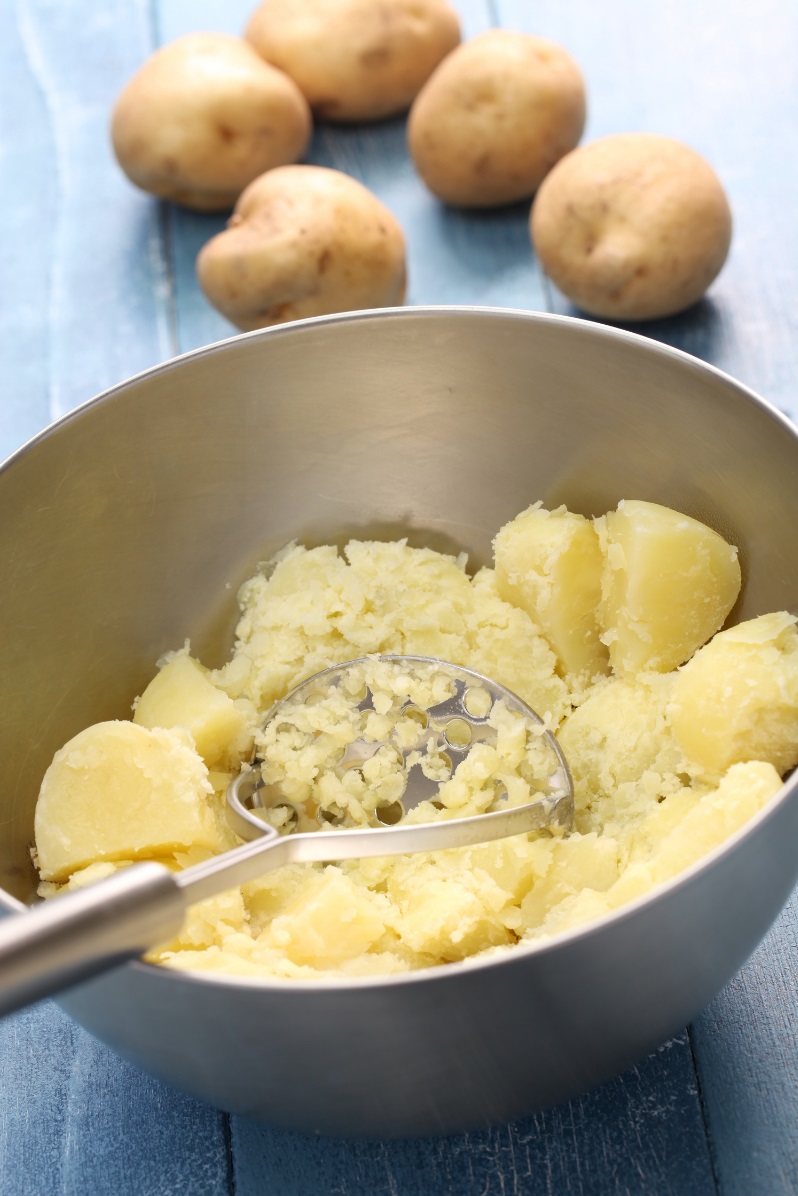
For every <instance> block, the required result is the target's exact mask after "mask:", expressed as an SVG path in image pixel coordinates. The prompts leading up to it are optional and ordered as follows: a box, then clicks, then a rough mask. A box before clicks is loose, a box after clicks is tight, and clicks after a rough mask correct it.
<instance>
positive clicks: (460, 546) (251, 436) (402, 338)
mask: <svg viewBox="0 0 798 1196" xmlns="http://www.w3.org/2000/svg"><path fill="white" fill-rule="evenodd" d="M624 497H636V498H645V499H649V500H652V501H655V502H661V503H665V504H667V505H670V506H673V507H676V508H678V509H680V510H682V511H685V512H686V513H688V514H691V515H694V516H695V517H697V518H699V519H702V520H704V521H705V522H707V523H709V524H710V525H711V526H713V527H715V528H716V529H717V530H718V531H720V532H722V533H723V534H724V535H725V536H726V537H727V538H729V539H730V540H732V541H733V542H734V543H736V544H737V545H739V547H740V548H741V553H742V563H743V573H744V577H745V585H744V590H743V594H742V597H741V601H740V603H739V605H738V608H737V609H736V610H735V611H734V612H733V615H732V617H733V618H735V619H736V618H739V617H750V616H752V615H754V614H758V613H762V612H764V611H766V610H774V609H781V608H787V609H790V608H792V607H793V606H794V603H795V598H794V595H795V594H796V592H798V554H796V553H795V551H794V546H793V540H794V537H793V534H792V529H793V528H794V527H795V526H796V522H797V521H798V442H797V441H796V434H795V431H794V430H793V428H792V426H791V425H790V424H789V423H788V421H787V420H785V419H783V418H782V417H780V416H778V415H777V414H776V413H775V412H773V411H772V410H771V409H769V408H768V407H767V406H765V405H764V404H762V403H761V402H759V401H757V400H756V399H755V398H754V397H753V396H751V395H750V394H749V393H748V392H746V391H745V390H744V389H743V388H742V387H740V386H739V385H737V384H736V383H734V382H733V381H732V380H731V379H728V378H726V377H724V376H723V375H721V374H719V373H718V372H716V371H714V370H712V369H710V368H708V367H706V366H703V365H701V364H700V363H698V362H695V361H693V360H692V359H690V358H687V357H685V356H683V355H681V354H678V353H676V352H675V351H673V350H669V349H665V348H663V347H662V346H659V345H656V344H654V343H652V342H650V341H646V340H644V339H643V338H641V337H635V336H632V335H630V334H627V333H622V332H617V331H614V330H612V329H607V328H603V327H601V326H597V325H592V324H587V323H582V322H578V321H573V320H567V319H563V318H556V317H546V316H539V315H530V314H525V313H520V312H519V313H513V312H506V311H487V310H482V311H479V310H473V309H461V310H457V309H426V310H425V309H418V308H416V309H407V310H402V311H396V312H378V313H366V314H362V315H356V316H344V317H335V318H331V319H323V320H317V321H308V322H306V323H303V324H298V325H293V326H287V327H285V328H280V329H276V330H272V331H269V332H266V333H256V334H251V335H250V336H247V337H243V338H236V339H234V340H232V341H229V342H225V343H223V344H221V345H217V346H212V347H211V348H209V349H206V350H201V351H199V352H197V353H194V354H191V355H189V356H187V357H185V358H182V359H179V360H177V361H175V362H171V363H167V365H165V366H162V367H158V368H157V369H155V370H152V371H150V372H148V373H147V374H144V375H141V376H140V377H138V378H136V379H133V380H132V381H130V382H128V383H125V384H124V385H123V386H121V387H117V388H115V390H113V391H111V392H109V393H108V394H107V395H105V396H102V397H101V398H100V399H98V400H96V401H95V402H93V403H91V404H88V405H86V406H85V407H83V408H81V409H80V410H79V411H78V412H76V413H74V414H73V415H71V416H69V417H67V418H66V419H65V420H63V421H61V423H60V424H59V425H56V426H55V427H53V428H52V429H50V430H49V431H47V432H46V433H44V434H43V435H42V436H40V437H39V438H37V439H36V440H35V441H33V442H32V443H31V444H30V445H29V446H27V447H26V448H25V449H24V450H22V451H21V452H20V453H19V454H17V455H16V456H15V457H14V458H12V459H11V460H10V461H9V462H8V463H7V464H6V466H5V467H4V469H3V470H2V471H0V511H2V513H3V518H2V521H1V523H0V559H2V560H3V561H4V562H5V566H6V572H5V581H4V585H3V587H2V590H1V591H0V627H2V629H3V634H2V636H1V637H0V703H1V708H2V711H3V718H2V722H1V723H0V773H1V774H2V786H1V787H0V793H2V797H0V822H2V824H3V828H4V833H3V836H2V840H1V841H0V886H2V887H3V888H5V889H6V890H8V891H9V892H10V893H12V894H14V895H15V896H17V897H19V898H21V899H23V900H27V899H30V897H31V895H32V892H33V879H34V878H33V872H32V869H31V867H30V861H29V854H28V845H29V843H30V840H31V838H32V819H33V809H34V804H35V799H36V795H37V792H38V787H39V784H40V781H41V777H42V775H43V773H44V770H45V768H46V767H47V765H48V763H49V761H50V759H51V758H52V755H53V753H54V751H55V750H56V749H57V748H58V747H59V746H61V744H63V743H64V742H65V741H66V740H67V739H68V738H70V737H71V736H72V735H73V734H75V733H76V732H77V731H78V730H79V729H81V728H83V727H85V726H87V725H88V724H89V723H91V722H94V721H97V720H99V719H103V718H114V717H127V716H128V715H129V712H130V703H131V701H132V699H133V698H134V696H135V695H136V694H137V693H140V692H141V690H142V688H143V686H144V685H145V684H146V682H147V680H148V679H149V678H150V676H151V675H152V673H153V671H154V667H155V662H156V660H157V658H158V657H159V655H160V654H161V653H162V652H164V651H166V650H167V649H170V648H174V647H176V646H178V645H180V644H182V643H183V642H184V640H185V639H186V637H190V639H191V643H192V650H193V651H194V652H195V653H196V654H197V655H199V656H200V658H201V659H203V660H204V661H205V662H206V663H208V664H211V665H213V664H219V663H221V662H222V660H223V659H224V658H225V656H226V654H227V652H228V651H229V649H230V646H231V642H232V631H233V627H234V624H235V618H236V612H237V608H236V603H235V594H236V590H237V587H238V585H239V584H240V583H241V581H243V580H244V578H245V577H246V576H247V575H248V574H249V573H251V572H252V570H253V568H254V566H255V565H256V563H257V562H258V561H259V560H262V559H265V558H266V557H268V556H269V555H270V554H271V553H272V552H274V551H275V550H276V549H277V548H280V547H282V545H283V544H285V543H286V542H287V541H289V540H291V539H294V538H296V539H298V540H301V541H303V542H304V543H308V544H311V543H324V542H331V541H332V542H337V543H339V544H342V543H345V542H346V540H347V539H348V538H350V537H353V536H355V537H361V538H363V537H366V538H379V539H395V538H398V537H404V536H406V537H407V538H408V539H409V541H410V543H412V544H418V545H422V544H424V545H429V546H431V547H433V548H438V549H443V550H446V551H452V552H455V551H456V552H459V551H462V550H466V551H468V553H469V554H470V560H471V564H472V566H474V567H476V566H479V565H481V564H484V563H486V562H488V561H489V560H490V551H491V540H492V537H493V536H494V535H495V533H496V531H497V530H498V528H499V527H500V526H501V524H502V523H504V522H505V521H506V520H507V519H509V518H511V517H512V516H513V515H515V514H517V513H518V511H520V510H522V509H523V508H524V507H525V506H527V505H529V504H530V503H531V502H534V501H535V500H537V499H543V500H544V502H545V503H546V504H547V505H557V504H559V503H561V502H565V503H567V504H568V506H569V507H571V508H572V509H573V510H576V511H581V512H582V513H584V514H586V515H594V514H600V513H603V512H604V511H606V510H608V509H610V508H611V507H613V506H615V504H616V503H617V502H618V500H619V499H621V498H624Z"/></svg>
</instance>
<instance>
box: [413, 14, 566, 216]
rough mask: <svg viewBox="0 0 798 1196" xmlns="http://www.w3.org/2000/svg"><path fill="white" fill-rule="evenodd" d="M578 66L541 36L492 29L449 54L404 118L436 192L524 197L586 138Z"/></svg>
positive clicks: (449, 197) (465, 201) (481, 202)
mask: <svg viewBox="0 0 798 1196" xmlns="http://www.w3.org/2000/svg"><path fill="white" fill-rule="evenodd" d="M584 123H585V88H584V83H583V80H582V75H581V72H580V70H579V67H578V66H577V65H576V63H575V62H574V60H573V59H572V58H571V57H570V55H569V54H567V53H566V52H565V50H563V49H562V47H561V46H558V45H555V43H554V42H550V41H547V40H546V39H545V38H542V37H534V36H532V35H530V34H526V33H514V32H512V31H511V30H508V29H492V30H490V31H489V32H487V33H481V34H480V35H479V36H478V37H474V38H471V40H470V41H467V42H465V43H464V44H463V45H462V46H460V47H459V48H458V49H457V50H455V51H454V52H453V53H452V54H450V55H449V56H448V58H446V59H444V61H443V62H442V63H441V65H440V66H439V67H438V69H437V70H436V71H435V72H434V74H433V75H432V76H431V77H430V79H429V80H428V82H427V83H426V84H425V86H424V87H423V88H422V90H421V92H420V93H419V95H418V97H417V98H416V100H415V102H414V104H413V107H412V109H411V111H410V118H409V121H408V126H407V134H408V145H409V148H410V154H411V157H412V158H413V162H414V163H415V166H416V169H417V170H418V173H419V174H420V175H421V178H422V179H423V180H424V182H425V183H426V185H427V186H428V187H429V189H430V191H432V192H433V193H434V194H435V195H437V196H438V198H439V199H442V200H443V201H444V202H445V203H449V204H456V205H459V206H463V207H491V206H494V205H499V204H508V203H513V202H514V201H516V200H519V199H524V198H525V197H526V196H528V195H531V194H532V192H533V191H534V190H535V189H536V188H537V187H538V186H539V185H540V183H541V182H542V180H543V178H544V177H545V175H546V173H547V172H548V171H549V170H551V168H552V166H553V165H554V164H555V162H557V161H559V159H560V158H561V157H562V156H563V154H566V153H567V152H568V151H569V150H571V149H573V147H574V146H575V145H576V144H577V142H578V141H579V138H580V137H581V136H582V129H583V127H584Z"/></svg>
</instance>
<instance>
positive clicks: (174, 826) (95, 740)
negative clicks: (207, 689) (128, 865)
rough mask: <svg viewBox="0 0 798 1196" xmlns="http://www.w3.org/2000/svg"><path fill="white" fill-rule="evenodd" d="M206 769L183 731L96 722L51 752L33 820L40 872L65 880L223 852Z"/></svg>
mask: <svg viewBox="0 0 798 1196" xmlns="http://www.w3.org/2000/svg"><path fill="white" fill-rule="evenodd" d="M211 792H212V790H211V785H210V782H209V780H208V770H207V769H206V767H205V765H204V764H203V762H202V760H201V759H200V757H199V756H198V755H197V753H196V752H195V751H194V749H193V747H192V746H191V743H190V741H189V740H188V737H187V736H186V735H185V732H180V731H166V730H154V731H151V730H148V729H147V728H145V727H138V726H136V725H135V724H134V723H128V722H106V723H97V724H96V725H95V726H93V727H88V728H87V729H86V730H85V731H81V732H80V733H79V734H78V735H76V736H75V737H74V739H71V740H70V741H69V743H67V744H66V745H65V746H64V747H62V748H61V750H60V751H58V752H56V754H55V756H54V758H53V762H52V764H51V765H50V767H49V768H48V770H47V772H46V773H45V776H44V780H43V781H42V787H41V790H40V792H39V800H38V802H37V805H36V817H35V822H34V829H35V836H36V851H37V853H38V857H39V871H40V873H41V875H42V877H43V878H44V879H45V880H56V881H61V880H66V879H67V878H68V877H69V876H70V875H71V874H72V873H73V872H75V871H77V869H78V868H85V867H86V866H87V865H88V864H91V863H94V862H95V861H102V860H138V859H154V858H158V857H164V856H170V855H173V854H174V852H176V851H180V850H184V849H186V848H189V847H192V846H198V847H205V848H207V849H208V850H210V851H220V850H223V849H224V842H223V840H222V837H221V830H220V828H219V826H218V824H217V821H216V816H215V814H214V812H213V810H212V808H211V805H210V803H209V801H208V798H209V795H210V794H211Z"/></svg>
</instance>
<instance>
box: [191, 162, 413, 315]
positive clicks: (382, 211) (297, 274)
mask: <svg viewBox="0 0 798 1196" xmlns="http://www.w3.org/2000/svg"><path fill="white" fill-rule="evenodd" d="M197 277H198V278H199V283H200V286H201V287H202V290H203V291H204V293H205V295H206V297H207V298H208V299H209V301H210V302H211V303H212V304H213V305H214V307H216V308H218V310H219V311H220V312H221V313H222V314H223V315H225V316H226V317H227V319H228V320H230V321H232V323H233V324H235V325H236V326H237V327H238V328H241V329H242V330H243V331H245V332H248V331H251V330H252V329H253V328H266V327H268V326H270V325H272V324H283V323H285V322H286V321H288V320H299V319H303V318H304V317H306V316H318V315H326V314H328V313H331V312H338V311H356V310H359V309H361V308H369V307H392V306H395V305H397V304H400V303H402V302H403V301H404V295H405V279H406V275H405V243H404V236H403V234H402V230H401V228H400V226H399V224H398V222H397V220H396V219H395V217H394V216H393V215H392V214H391V213H390V212H389V211H388V209H387V208H385V207H384V206H383V205H382V204H381V203H380V201H379V200H378V199H377V198H376V196H375V195H372V193H371V192H370V191H369V190H367V188H365V187H364V186H362V184H360V183H358V182H356V181H355V179H352V178H350V177H349V176H348V175H345V174H341V173H340V171H337V170H328V169H326V168H325V167H322V166H284V167H281V168H280V169H278V170H271V171H269V172H268V173H266V174H264V175H261V177H260V178H259V179H256V180H255V182H254V183H251V184H250V186H249V187H247V189H246V191H245V192H244V193H243V195H242V196H241V198H240V199H239V201H238V203H237V204H236V207H235V210H234V212H233V215H232V216H231V218H230V221H229V224H228V227H227V229H226V230H225V231H224V232H222V233H219V234H218V236H216V237H213V239H212V240H210V241H209V242H208V243H207V245H205V246H204V247H203V249H202V251H201V252H200V255H199V257H198V259H197Z"/></svg>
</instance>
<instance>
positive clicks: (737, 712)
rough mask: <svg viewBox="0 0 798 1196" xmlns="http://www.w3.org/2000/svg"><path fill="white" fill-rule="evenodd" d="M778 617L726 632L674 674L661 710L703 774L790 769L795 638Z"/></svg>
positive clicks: (796, 718) (790, 625)
mask: <svg viewBox="0 0 798 1196" xmlns="http://www.w3.org/2000/svg"><path fill="white" fill-rule="evenodd" d="M795 622H796V620H795V618H794V617H793V616H792V615H789V614H787V613H786V611H781V612H779V613H776V614H770V615H760V616H759V618H757V619H749V620H748V622H746V623H740V624H738V625H737V626H736V627H730V628H729V629H728V630H727V631H722V632H721V633H720V634H719V635H716V636H715V638H714V639H713V640H712V641H711V642H710V643H708V644H707V645H706V646H705V647H704V648H702V649H701V651H700V652H698V653H696V655H695V656H694V657H693V659H692V660H691V661H690V662H689V663H688V664H686V665H685V666H684V668H683V669H681V670H680V671H679V674H678V676H677V677H676V680H675V683H674V687H673V694H672V699H671V702H670V704H669V707H668V716H669V718H670V723H671V726H672V727H673V732H674V735H675V737H676V740H677V741H678V743H679V745H680V746H681V748H682V750H683V751H684V753H685V755H686V756H687V757H688V758H689V759H690V760H691V761H693V762H694V763H695V764H697V765H698V766H699V768H700V769H701V771H702V772H703V773H704V774H706V775H709V776H715V777H717V776H720V775H722V774H723V773H724V772H725V771H726V770H727V769H728V768H729V766H730V765H732V764H735V763H738V762H744V761H749V760H760V761H768V762H769V763H770V764H772V765H773V767H774V768H775V769H776V770H777V771H778V772H779V773H780V774H781V775H783V774H784V773H786V772H787V771H788V769H790V768H793V767H794V765H796V764H798V632H797V631H796V629H795Z"/></svg>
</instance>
